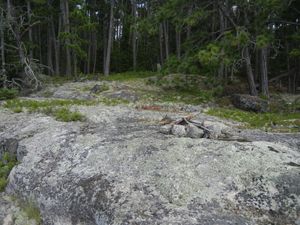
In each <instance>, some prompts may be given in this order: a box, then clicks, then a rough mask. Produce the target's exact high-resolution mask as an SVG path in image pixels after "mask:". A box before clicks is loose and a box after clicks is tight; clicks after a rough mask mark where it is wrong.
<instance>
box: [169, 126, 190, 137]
mask: <svg viewBox="0 0 300 225" xmlns="http://www.w3.org/2000/svg"><path fill="white" fill-rule="evenodd" d="M171 133H172V134H173V135H175V136H177V137H185V136H186V135H187V131H186V129H185V126H183V125H173V127H172V130H171Z"/></svg>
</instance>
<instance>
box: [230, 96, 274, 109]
mask: <svg viewBox="0 0 300 225" xmlns="http://www.w3.org/2000/svg"><path fill="white" fill-rule="evenodd" d="M231 101H232V104H233V105H234V106H235V107H237V108H239V109H242V110H246V111H252V112H267V111H268V110H269V103H268V101H266V100H264V99H261V98H259V97H257V96H251V95H242V94H235V95H233V96H232V99H231Z"/></svg>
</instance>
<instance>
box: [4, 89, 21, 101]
mask: <svg viewBox="0 0 300 225" xmlns="http://www.w3.org/2000/svg"><path fill="white" fill-rule="evenodd" d="M17 96H18V90H16V89H8V88H0V100H6V99H13V98H16V97H17Z"/></svg>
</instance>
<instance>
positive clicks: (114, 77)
mask: <svg viewBox="0 0 300 225" xmlns="http://www.w3.org/2000/svg"><path fill="white" fill-rule="evenodd" d="M155 75H157V73H154V72H149V71H146V72H143V71H140V72H125V73H115V74H111V75H110V76H108V77H102V79H103V80H110V81H127V80H135V79H140V78H147V77H151V76H155Z"/></svg>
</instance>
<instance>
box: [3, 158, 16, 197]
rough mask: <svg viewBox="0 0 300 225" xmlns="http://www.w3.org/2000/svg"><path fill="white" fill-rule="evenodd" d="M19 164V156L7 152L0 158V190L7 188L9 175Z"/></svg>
mask: <svg viewBox="0 0 300 225" xmlns="http://www.w3.org/2000/svg"><path fill="white" fill-rule="evenodd" d="M16 164H17V157H16V156H12V155H10V154H9V153H8V152H5V153H4V154H3V155H2V159H1V160H0V192H2V191H4V190H5V187H6V185H7V182H8V180H7V179H8V175H9V173H10V171H11V170H12V168H13V167H14V166H15V165H16Z"/></svg>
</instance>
